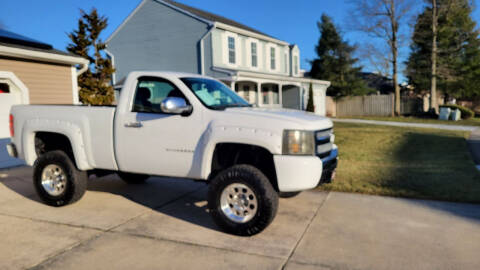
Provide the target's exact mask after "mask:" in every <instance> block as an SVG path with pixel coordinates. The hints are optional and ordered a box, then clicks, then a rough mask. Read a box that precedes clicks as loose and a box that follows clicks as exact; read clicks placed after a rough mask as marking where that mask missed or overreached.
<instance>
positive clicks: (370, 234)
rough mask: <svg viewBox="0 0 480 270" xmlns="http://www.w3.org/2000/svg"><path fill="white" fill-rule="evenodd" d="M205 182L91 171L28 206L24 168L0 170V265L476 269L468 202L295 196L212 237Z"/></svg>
mask: <svg viewBox="0 0 480 270" xmlns="http://www.w3.org/2000/svg"><path fill="white" fill-rule="evenodd" d="M206 188H207V186H206V185H204V184H202V183H197V182H193V181H189V180H173V179H166V178H150V179H149V180H148V181H147V183H146V184H144V185H140V186H131V185H130V186H129V185H127V184H124V183H123V182H122V181H121V180H118V179H117V178H116V177H114V176H109V177H104V178H91V179H90V182H89V188H88V191H87V193H86V194H85V196H84V197H83V199H82V200H81V201H79V202H77V203H76V204H73V205H70V206H66V207H62V208H54V207H49V206H45V205H43V204H42V203H40V202H39V199H38V197H37V196H36V195H35V192H34V190H33V187H32V183H31V169H30V168H27V167H23V168H16V169H13V170H9V171H0V269H22V268H35V269H37V268H38V269H43V268H48V269H192V268H195V269H282V268H284V269H479V267H480V256H478V254H479V252H480V205H469V204H455V203H445V202H435V201H422V200H407V199H396V198H387V197H378V196H365V195H356V194H346V193H334V192H332V193H321V192H316V191H309V192H304V193H302V194H301V195H300V196H298V197H296V198H293V199H282V200H281V201H280V208H279V213H278V215H277V218H276V220H275V221H274V223H273V224H272V225H271V226H270V227H269V228H267V230H265V231H264V232H263V233H261V234H259V235H257V236H254V237H250V238H244V237H236V236H232V235H228V234H225V233H223V232H220V231H219V230H218V228H217V227H216V226H215V225H214V224H213V223H212V221H211V219H210V217H209V215H208V213H207V212H206V201H205V197H206V196H205V195H206V194H205V193H206Z"/></svg>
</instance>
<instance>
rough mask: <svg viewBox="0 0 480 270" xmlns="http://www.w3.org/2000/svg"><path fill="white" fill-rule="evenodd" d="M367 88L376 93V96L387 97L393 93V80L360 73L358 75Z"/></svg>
mask: <svg viewBox="0 0 480 270" xmlns="http://www.w3.org/2000/svg"><path fill="white" fill-rule="evenodd" d="M359 76H360V78H362V79H363V80H364V81H365V83H366V84H367V86H368V87H370V88H373V89H375V90H376V91H377V94H381V95H388V94H392V93H394V92H395V89H394V88H393V80H392V79H390V78H388V77H385V76H383V75H381V74H378V73H372V72H361V73H360V74H359Z"/></svg>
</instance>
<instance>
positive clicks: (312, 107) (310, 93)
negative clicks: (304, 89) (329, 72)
mask: <svg viewBox="0 0 480 270" xmlns="http://www.w3.org/2000/svg"><path fill="white" fill-rule="evenodd" d="M307 112H315V105H313V86H312V83H310V87H309V88H308V101H307Z"/></svg>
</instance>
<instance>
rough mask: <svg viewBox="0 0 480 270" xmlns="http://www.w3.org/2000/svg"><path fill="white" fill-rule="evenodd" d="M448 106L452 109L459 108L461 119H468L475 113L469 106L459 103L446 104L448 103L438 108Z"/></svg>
mask: <svg viewBox="0 0 480 270" xmlns="http://www.w3.org/2000/svg"><path fill="white" fill-rule="evenodd" d="M442 107H444V108H450V109H452V110H455V109H459V110H460V112H461V113H462V119H469V118H472V117H474V116H475V113H474V112H473V111H472V110H470V109H469V108H465V107H463V106H460V105H454V104H448V105H441V106H440V108H442Z"/></svg>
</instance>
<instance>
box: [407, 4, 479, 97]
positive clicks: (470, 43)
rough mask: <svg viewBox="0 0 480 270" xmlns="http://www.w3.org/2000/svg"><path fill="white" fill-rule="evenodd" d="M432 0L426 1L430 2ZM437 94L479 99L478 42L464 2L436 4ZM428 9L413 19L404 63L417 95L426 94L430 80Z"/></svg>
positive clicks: (430, 16)
mask: <svg viewBox="0 0 480 270" xmlns="http://www.w3.org/2000/svg"><path fill="white" fill-rule="evenodd" d="M431 1H432V0H428V2H431ZM436 1H437V6H438V7H437V8H438V23H437V38H436V40H437V42H436V45H437V61H436V62H437V63H436V69H437V72H436V73H437V74H436V81H437V82H436V84H437V88H438V90H440V91H442V92H443V93H445V94H447V95H449V96H453V97H456V98H474V97H478V96H480V77H479V75H480V40H479V37H478V36H479V32H478V30H477V29H476V24H475V22H474V21H473V20H472V18H471V13H472V5H471V4H470V3H469V1H468V0H436ZM432 40H433V32H432V7H431V6H427V7H426V8H425V10H424V11H423V12H422V13H421V14H420V15H419V16H418V17H417V21H416V25H415V29H414V34H413V38H412V44H411V46H410V48H411V54H410V56H409V58H408V60H407V63H406V64H407V69H406V73H407V77H408V79H409V81H410V83H411V84H412V85H414V86H415V89H416V90H417V91H418V92H423V91H428V90H430V87H431V79H432V57H431V56H432Z"/></svg>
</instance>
